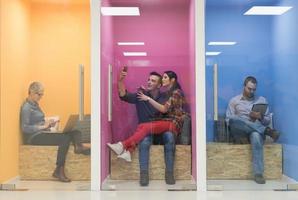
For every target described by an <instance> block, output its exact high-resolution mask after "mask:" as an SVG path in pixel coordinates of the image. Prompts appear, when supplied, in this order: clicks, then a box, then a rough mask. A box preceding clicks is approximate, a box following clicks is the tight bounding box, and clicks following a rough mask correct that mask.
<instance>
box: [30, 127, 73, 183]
mask: <svg viewBox="0 0 298 200" xmlns="http://www.w3.org/2000/svg"><path fill="white" fill-rule="evenodd" d="M70 142H71V137H70V136H69V135H67V134H61V133H41V134H39V135H36V136H34V137H33V138H32V140H31V143H30V144H32V145H49V146H58V152H57V160H56V166H57V167H56V169H55V171H54V173H53V176H54V177H56V178H59V180H60V181H62V182H69V181H70V179H68V178H67V177H66V176H65V174H64V165H65V160H66V155H67V152H68V148H69V145H70Z"/></svg>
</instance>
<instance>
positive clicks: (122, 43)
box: [117, 42, 145, 46]
mask: <svg viewBox="0 0 298 200" xmlns="http://www.w3.org/2000/svg"><path fill="white" fill-rule="evenodd" d="M117 44H118V45H119V46H140V45H145V43H144V42H118V43H117Z"/></svg>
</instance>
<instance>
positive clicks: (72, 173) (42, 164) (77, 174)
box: [19, 145, 91, 180]
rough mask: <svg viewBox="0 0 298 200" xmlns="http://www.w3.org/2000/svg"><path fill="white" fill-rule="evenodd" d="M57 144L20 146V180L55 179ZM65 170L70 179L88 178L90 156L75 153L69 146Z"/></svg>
mask: <svg viewBox="0 0 298 200" xmlns="http://www.w3.org/2000/svg"><path fill="white" fill-rule="evenodd" d="M57 148H58V147H57V146H33V145H21V146H20V159H19V174H20V178H21V180H55V178H53V177H52V173H53V171H54V169H55V167H56V158H57ZM65 167H66V168H65V172H66V174H67V176H68V177H69V178H70V179H71V180H90V170H91V169H90V156H85V155H81V154H75V153H74V152H73V146H71V147H70V148H69V151H68V154H67V159H66V164H65Z"/></svg>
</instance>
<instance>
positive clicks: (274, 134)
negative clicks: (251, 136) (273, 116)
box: [264, 127, 280, 142]
mask: <svg viewBox="0 0 298 200" xmlns="http://www.w3.org/2000/svg"><path fill="white" fill-rule="evenodd" d="M264 133H265V135H269V136H270V137H271V138H272V139H273V141H274V142H276V140H278V138H279V135H280V133H279V132H278V131H277V130H275V129H272V128H269V127H267V128H266V129H265V132H264Z"/></svg>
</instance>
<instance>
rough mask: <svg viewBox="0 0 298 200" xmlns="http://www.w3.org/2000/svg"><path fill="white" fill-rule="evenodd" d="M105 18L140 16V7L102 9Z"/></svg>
mask: <svg viewBox="0 0 298 200" xmlns="http://www.w3.org/2000/svg"><path fill="white" fill-rule="evenodd" d="M101 14H102V15H104V16H140V10H139V8H138V7H101Z"/></svg>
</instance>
